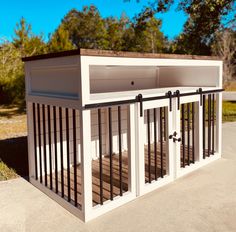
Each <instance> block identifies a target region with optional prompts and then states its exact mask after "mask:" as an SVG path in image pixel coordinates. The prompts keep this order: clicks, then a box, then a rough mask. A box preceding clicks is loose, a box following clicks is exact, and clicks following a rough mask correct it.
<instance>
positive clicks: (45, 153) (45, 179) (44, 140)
mask: <svg viewBox="0 0 236 232" xmlns="http://www.w3.org/2000/svg"><path fill="white" fill-rule="evenodd" d="M42 110H43V121H42V122H43V156H44V184H45V186H47V185H48V176H47V149H46V146H47V145H46V125H45V105H44V104H43V105H42Z"/></svg>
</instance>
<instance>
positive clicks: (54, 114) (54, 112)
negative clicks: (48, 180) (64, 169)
mask: <svg viewBox="0 0 236 232" xmlns="http://www.w3.org/2000/svg"><path fill="white" fill-rule="evenodd" d="M53 128H54V155H55V182H56V183H55V185H56V193H58V168H57V115H56V106H53Z"/></svg>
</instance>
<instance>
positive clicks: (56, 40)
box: [48, 25, 75, 52]
mask: <svg viewBox="0 0 236 232" xmlns="http://www.w3.org/2000/svg"><path fill="white" fill-rule="evenodd" d="M74 48H75V46H74V45H73V44H72V42H71V40H70V39H69V31H68V30H66V29H65V27H64V26H63V25H60V26H59V27H58V29H57V30H56V31H55V33H54V34H53V35H52V36H51V38H50V41H49V44H48V50H49V52H59V51H65V50H72V49H74Z"/></svg>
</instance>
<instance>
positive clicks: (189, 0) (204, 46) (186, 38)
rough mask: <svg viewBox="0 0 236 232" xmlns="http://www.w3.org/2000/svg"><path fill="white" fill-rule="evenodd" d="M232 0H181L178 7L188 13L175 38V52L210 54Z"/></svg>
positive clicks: (231, 6) (231, 7)
mask: <svg viewBox="0 0 236 232" xmlns="http://www.w3.org/2000/svg"><path fill="white" fill-rule="evenodd" d="M233 2H234V1H233V0H218V1H211V0H182V1H181V2H180V4H179V9H182V10H183V11H184V12H185V13H187V14H188V15H189V18H188V20H187V22H186V23H185V25H184V30H183V33H182V34H181V35H180V36H179V37H178V39H177V52H182V53H188V54H200V55H202V54H204V55H210V54H211V46H212V43H213V41H214V38H215V33H216V31H217V30H218V29H219V28H220V27H221V25H222V19H223V17H224V16H226V15H227V14H228V13H229V12H230V11H231V10H232V9H233Z"/></svg>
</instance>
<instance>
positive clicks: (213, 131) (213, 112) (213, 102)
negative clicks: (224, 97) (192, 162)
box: [212, 94, 215, 155]
mask: <svg viewBox="0 0 236 232" xmlns="http://www.w3.org/2000/svg"><path fill="white" fill-rule="evenodd" d="M214 153H215V94H212V154H213V155H214Z"/></svg>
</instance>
